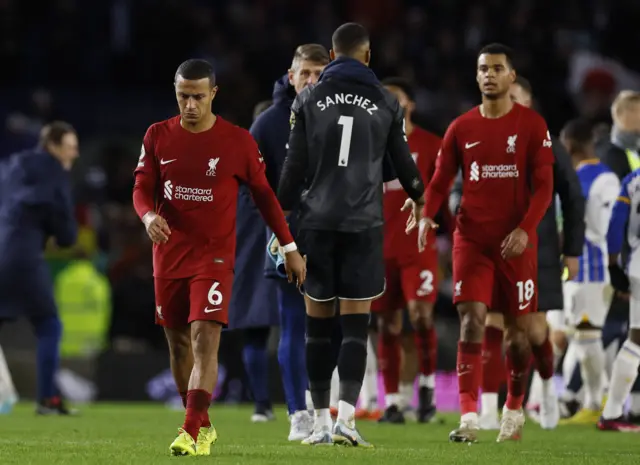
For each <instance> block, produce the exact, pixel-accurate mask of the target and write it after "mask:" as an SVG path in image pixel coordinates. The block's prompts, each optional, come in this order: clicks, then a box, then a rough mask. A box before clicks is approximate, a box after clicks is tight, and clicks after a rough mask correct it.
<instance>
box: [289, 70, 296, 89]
mask: <svg viewBox="0 0 640 465" xmlns="http://www.w3.org/2000/svg"><path fill="white" fill-rule="evenodd" d="M294 74H295V72H294V71H293V69H290V70H289V71H287V77H288V78H289V84H291V85H292V86H293V85H294V84H293V76H294Z"/></svg>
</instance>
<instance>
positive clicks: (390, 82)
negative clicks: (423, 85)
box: [382, 76, 416, 102]
mask: <svg viewBox="0 0 640 465" xmlns="http://www.w3.org/2000/svg"><path fill="white" fill-rule="evenodd" d="M382 85H383V86H392V87H397V88H398V89H400V90H401V91H402V92H404V93H405V94H406V96H407V98H408V99H409V100H411V101H412V102H415V101H416V93H415V91H414V89H413V85H412V84H411V83H410V82H409V80H407V79H405V78H402V77H399V76H392V77H388V78H385V79H383V80H382Z"/></svg>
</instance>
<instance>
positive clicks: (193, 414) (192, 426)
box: [182, 389, 211, 440]
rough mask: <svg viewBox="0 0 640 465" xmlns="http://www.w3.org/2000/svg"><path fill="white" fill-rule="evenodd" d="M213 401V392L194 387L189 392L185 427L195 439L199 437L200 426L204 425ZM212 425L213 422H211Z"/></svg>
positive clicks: (183, 427)
mask: <svg viewBox="0 0 640 465" xmlns="http://www.w3.org/2000/svg"><path fill="white" fill-rule="evenodd" d="M210 403H211V394H209V393H208V392H207V391H205V390H203V389H193V390H189V392H187V412H186V415H185V419H184V425H183V426H182V429H184V430H185V431H186V432H187V433H189V434H190V435H191V437H192V438H193V439H195V440H197V439H198V433H199V432H200V427H201V426H203V422H204V416H205V415H206V416H207V418H208V414H207V411H208V409H209V404H210ZM209 425H211V423H209Z"/></svg>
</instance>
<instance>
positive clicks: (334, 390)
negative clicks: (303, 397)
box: [329, 367, 340, 408]
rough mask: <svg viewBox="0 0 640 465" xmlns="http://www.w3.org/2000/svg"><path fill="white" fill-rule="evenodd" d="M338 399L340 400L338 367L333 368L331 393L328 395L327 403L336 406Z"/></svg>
mask: <svg viewBox="0 0 640 465" xmlns="http://www.w3.org/2000/svg"><path fill="white" fill-rule="evenodd" d="M338 400H340V376H339V375H338V367H336V368H335V369H334V370H333V375H332V376H331V394H330V397H329V405H330V406H331V407H333V408H338Z"/></svg>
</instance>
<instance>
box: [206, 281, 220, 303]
mask: <svg viewBox="0 0 640 465" xmlns="http://www.w3.org/2000/svg"><path fill="white" fill-rule="evenodd" d="M219 285H220V283H219V282H217V281H216V282H215V283H213V285H212V286H211V288H210V289H209V293H208V294H207V300H208V301H209V303H210V304H211V305H213V306H214V307H215V306H218V305H220V304H221V303H222V292H220V291H219V290H218V286H219Z"/></svg>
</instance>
